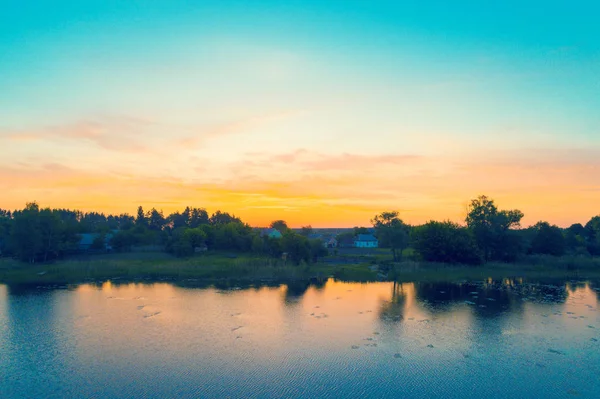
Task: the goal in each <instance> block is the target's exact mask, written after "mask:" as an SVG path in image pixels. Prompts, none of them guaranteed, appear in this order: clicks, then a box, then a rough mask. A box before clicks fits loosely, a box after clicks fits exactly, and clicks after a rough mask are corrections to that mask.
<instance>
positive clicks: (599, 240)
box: [584, 215, 600, 256]
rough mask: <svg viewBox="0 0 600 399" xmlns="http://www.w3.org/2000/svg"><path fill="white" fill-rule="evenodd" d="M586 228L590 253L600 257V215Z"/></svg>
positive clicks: (587, 224)
mask: <svg viewBox="0 0 600 399" xmlns="http://www.w3.org/2000/svg"><path fill="white" fill-rule="evenodd" d="M584 228H585V241H586V247H587V250H588V252H589V253H590V254H591V255H593V256H598V255H600V215H599V216H594V217H593V218H591V219H590V221H589V222H587V223H586V224H585V227H584Z"/></svg>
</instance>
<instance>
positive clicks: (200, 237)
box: [183, 228, 206, 248]
mask: <svg viewBox="0 0 600 399" xmlns="http://www.w3.org/2000/svg"><path fill="white" fill-rule="evenodd" d="M183 240H185V241H187V242H188V243H189V244H190V245H191V246H192V248H201V247H203V246H204V245H206V233H205V232H204V231H203V230H202V229H199V228H195V229H187V230H186V231H185V233H183Z"/></svg>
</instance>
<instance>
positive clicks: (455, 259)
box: [0, 196, 600, 264]
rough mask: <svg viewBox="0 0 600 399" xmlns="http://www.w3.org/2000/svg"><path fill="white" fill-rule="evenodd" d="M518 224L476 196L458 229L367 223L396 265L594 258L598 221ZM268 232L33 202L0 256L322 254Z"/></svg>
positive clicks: (228, 223)
mask: <svg viewBox="0 0 600 399" xmlns="http://www.w3.org/2000/svg"><path fill="white" fill-rule="evenodd" d="M522 218H523V213H522V212H521V211H519V210H500V209H498V207H497V206H496V204H495V203H494V201H493V200H492V199H490V198H488V197H486V196H479V197H478V198H475V199H473V200H471V202H470V204H469V207H468V211H467V215H466V218H465V223H464V224H462V225H461V224H457V223H454V222H451V221H429V222H427V223H425V224H423V225H419V226H410V225H408V224H406V223H404V222H403V221H402V219H400V217H399V214H398V212H395V211H386V212H382V213H380V214H378V215H376V216H375V217H374V218H373V219H372V220H371V223H372V226H373V230H374V234H375V235H376V236H377V238H378V240H379V243H380V247H385V248H389V249H390V251H391V254H392V258H393V260H394V261H402V256H403V253H404V252H405V249H406V248H408V247H411V248H412V249H413V250H414V253H415V254H416V257H418V259H421V260H425V261H430V262H445V263H462V264H481V263H484V262H489V261H500V262H514V261H516V260H518V259H519V257H521V256H524V255H530V254H545V255H553V256H562V255H564V254H567V253H570V254H578V255H585V256H598V255H600V216H595V217H593V218H591V219H590V220H589V221H588V222H587V223H586V224H585V225H582V224H579V223H578V224H573V225H572V226H570V227H569V228H566V229H563V228H560V227H558V226H556V225H552V224H550V223H548V222H544V221H540V222H538V223H536V224H535V225H534V226H531V227H528V228H522V227H521V225H520V223H521V220H522ZM271 227H272V228H274V229H276V230H277V231H279V232H280V233H281V237H280V238H279V237H277V238H276V237H270V236H268V235H264V234H262V231H260V230H256V229H253V228H252V227H250V226H249V225H248V224H246V223H244V222H243V221H242V220H241V219H240V218H238V217H236V216H235V215H231V214H229V213H227V212H221V211H216V212H215V213H213V214H212V215H209V214H208V212H207V211H206V210H205V209H204V208H194V207H187V208H185V210H183V211H182V212H174V213H171V214H169V215H167V216H165V215H164V214H163V212H162V211H160V210H157V209H155V208H152V209H151V210H149V211H144V209H143V208H142V207H141V206H140V207H138V210H137V213H136V215H135V216H132V215H128V214H119V215H105V214H103V213H97V212H89V213H84V212H80V211H76V210H68V209H50V208H40V206H39V205H38V204H37V203H35V202H33V203H28V204H27V205H26V206H25V208H24V209H22V210H16V211H13V212H11V211H7V210H2V209H0V255H2V256H10V257H14V258H17V259H20V260H21V261H24V262H30V263H33V262H45V261H51V260H54V259H58V258H62V257H65V256H68V255H70V254H74V253H76V252H77V251H78V250H79V243H80V240H81V234H85V233H93V234H94V237H95V239H94V241H93V243H92V245H91V249H92V250H94V249H96V250H99V251H100V250H102V249H103V248H104V247H105V245H106V244H107V243H108V244H109V245H110V246H111V247H112V248H113V250H115V251H120V252H125V251H131V250H135V248H136V247H141V246H157V247H159V248H161V249H163V250H165V251H167V252H170V253H172V254H174V255H176V256H180V257H187V256H191V255H193V254H194V253H196V252H203V251H204V250H210V251H214V250H217V251H231V252H246V253H253V254H256V255H261V256H271V257H277V258H281V257H282V256H284V254H285V257H286V259H289V260H290V261H291V262H294V263H296V264H300V263H303V262H304V263H311V262H315V261H316V260H317V259H318V258H319V257H322V256H326V255H327V250H326V249H325V248H324V246H323V244H322V242H321V241H320V240H318V239H310V238H309V237H310V236H311V233H312V232H313V230H312V228H311V227H310V226H305V227H303V228H302V229H301V230H300V231H299V232H294V231H292V230H291V229H289V228H288V226H287V224H286V223H285V221H283V220H276V221H274V222H272V223H271ZM368 232H369V230H368V229H367V228H366V227H355V228H354V229H353V231H350V232H348V233H344V234H342V235H340V236H338V239H339V240H342V239H344V238H348V237H353V236H355V235H357V234H366V233H368Z"/></svg>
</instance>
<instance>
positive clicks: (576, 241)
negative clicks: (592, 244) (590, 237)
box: [564, 223, 587, 253]
mask: <svg viewBox="0 0 600 399" xmlns="http://www.w3.org/2000/svg"><path fill="white" fill-rule="evenodd" d="M564 235H565V247H566V250H567V251H569V252H579V253H582V252H587V246H586V242H585V227H583V225H582V224H581V223H575V224H572V225H571V226H569V227H568V228H567V229H566V230H565V232H564Z"/></svg>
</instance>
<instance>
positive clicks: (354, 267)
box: [0, 255, 600, 285]
mask: <svg viewBox="0 0 600 399" xmlns="http://www.w3.org/2000/svg"><path fill="white" fill-rule="evenodd" d="M592 265H593V266H595V265H596V263H595V262H593V263H592ZM379 267H381V266H379ZM379 267H378V265H377V264H373V263H367V262H364V263H348V264H330V263H314V264H310V265H305V264H302V265H299V266H296V265H291V264H289V263H288V264H283V263H281V262H278V261H273V260H272V259H266V258H249V257H240V258H228V257H223V256H219V255H213V256H206V257H196V258H189V259H178V258H171V259H95V258H93V257H91V258H90V259H86V260H63V261H59V262H54V263H48V264H27V263H20V262H17V261H14V260H12V259H0V284H6V285H68V284H89V283H94V284H98V283H101V282H105V281H115V282H117V281H118V282H139V283H156V282H175V283H182V284H190V285H193V284H197V285H211V284H212V285H221V284H225V283H236V282H238V283H242V284H255V283H258V284H263V285H264V284H268V283H285V282H298V281H309V280H314V281H324V280H327V279H329V278H334V279H336V280H339V281H345V282H363V283H367V282H377V281H404V282H406V281H414V282H417V281H419V282H436V281H461V280H485V279H490V278H491V279H494V280H498V279H505V278H512V279H514V278H523V279H541V280H553V279H567V280H568V279H578V280H581V279H592V280H593V279H598V280H600V268H598V267H590V264H589V263H588V264H584V263H582V264H581V265H573V264H571V263H570V264H569V267H568V268H567V267H564V266H559V265H557V264H555V265H541V264H531V263H512V264H504V263H488V264H484V265H481V266H464V265H452V264H443V263H425V262H414V261H405V262H400V263H397V264H395V265H393V266H392V269H391V270H389V271H387V273H386V272H382V271H381V270H380V269H379Z"/></svg>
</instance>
